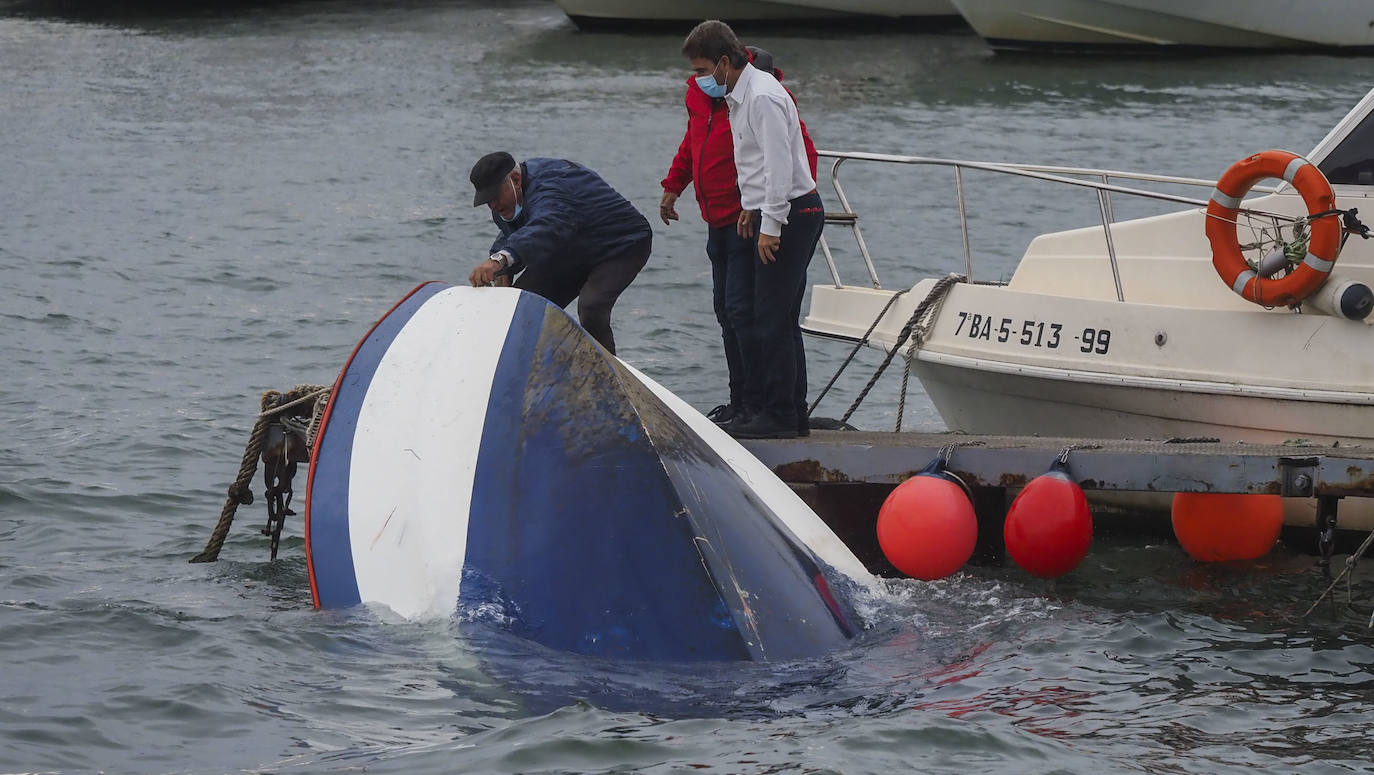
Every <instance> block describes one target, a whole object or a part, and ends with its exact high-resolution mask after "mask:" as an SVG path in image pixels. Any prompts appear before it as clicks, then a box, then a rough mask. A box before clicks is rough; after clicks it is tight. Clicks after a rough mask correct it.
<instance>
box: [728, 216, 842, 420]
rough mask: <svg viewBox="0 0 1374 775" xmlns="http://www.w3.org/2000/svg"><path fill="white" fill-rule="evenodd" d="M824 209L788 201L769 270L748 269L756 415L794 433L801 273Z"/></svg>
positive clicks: (799, 389)
mask: <svg viewBox="0 0 1374 775" xmlns="http://www.w3.org/2000/svg"><path fill="white" fill-rule="evenodd" d="M824 226H825V208H824V207H823V206H822V205H821V197H820V195H819V194H816V193H810V194H805V195H803V196H799V197H797V198H796V199H793V200H792V209H791V211H790V212H789V213H788V216H787V224H786V225H785V226H783V227H782V235H781V242H780V244H779V246H778V250H777V252H776V253H775V256H776V259H777V260H775V261H773V262H772V263H770V264H765V263H763V262H762V261H758V263H755V264H754V319H753V322H752V326H751V330H750V332H749V334H746V338H749V337H750V336H752V338H753V341H754V342H755V343H756V344H755V346H756V347H757V348H758V353H759V359H758V364H759V366H758V369H757V370H755V369H752V368H748V367H746V370H747V371H748V373H750V374H751V375H752V374H757V382H758V385H759V392H760V395H761V401H762V409H763V412H764V414H765V415H767V416H768V417H769V418H770V419H771V420H773V421H774V422H776V423H778V424H780V425H783V426H789V427H795V426H796V425H797V424H798V421H799V420H800V419H801V418H802V417H805V416H806V350H805V348H803V346H802V335H801V305H802V297H803V296H804V295H805V294H806V269H807V267H809V266H810V265H811V255H812V254H813V253H815V252H816V243H817V242H819V241H820V239H821V229H822V228H824Z"/></svg>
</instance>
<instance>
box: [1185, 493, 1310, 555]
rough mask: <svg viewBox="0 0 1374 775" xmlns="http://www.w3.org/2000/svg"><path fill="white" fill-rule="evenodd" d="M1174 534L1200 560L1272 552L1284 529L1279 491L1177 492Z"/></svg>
mask: <svg viewBox="0 0 1374 775" xmlns="http://www.w3.org/2000/svg"><path fill="white" fill-rule="evenodd" d="M1171 521H1172V522H1173V524H1174V535H1175V536H1176V537H1177V538H1178V542H1179V543H1180V544H1182V545H1183V550H1184V551H1185V552H1187V553H1188V555H1189V556H1190V557H1192V558H1193V559H1195V560H1198V561H1200V562H1226V561H1228V560H1254V559H1257V558H1259V557H1263V556H1264V555H1266V554H1268V553H1269V550H1270V549H1272V548H1273V547H1274V542H1276V541H1278V540H1279V531H1280V530H1282V529H1283V499H1282V498H1280V497H1279V496H1277V495H1244V494H1232V493H1218V492H1180V493H1175V494H1174V505H1173V509H1172V514H1171Z"/></svg>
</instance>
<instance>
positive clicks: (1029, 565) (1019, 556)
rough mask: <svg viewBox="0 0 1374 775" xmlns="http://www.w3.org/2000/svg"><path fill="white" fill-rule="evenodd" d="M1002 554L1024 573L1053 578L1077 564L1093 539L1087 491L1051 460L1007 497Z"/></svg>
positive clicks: (1065, 466)
mask: <svg viewBox="0 0 1374 775" xmlns="http://www.w3.org/2000/svg"><path fill="white" fill-rule="evenodd" d="M1002 538H1003V540H1004V541H1005V542H1006V546H1007V554H1009V555H1011V558H1012V559H1013V560H1015V561H1016V564H1017V565H1019V566H1021V568H1022V569H1024V570H1025V571H1026V572H1027V573H1030V574H1032V575H1035V576H1041V577H1043V578H1050V579H1052V578H1055V577H1058V576H1062V575H1064V574H1065V573H1068V572H1069V571H1071V570H1073V569H1074V568H1076V567H1078V564H1079V563H1080V562H1082V561H1083V558H1084V557H1086V556H1087V554H1088V548H1089V547H1090V546H1091V545H1092V541H1093V518H1092V512H1090V511H1089V510H1088V496H1086V495H1084V494H1083V489H1082V488H1081V487H1079V486H1078V485H1077V484H1076V483H1075V482H1074V481H1073V480H1072V479H1070V478H1069V474H1068V468H1067V465H1066V464H1064V463H1061V462H1060V461H1058V460H1056V461H1055V464H1054V465H1053V466H1052V467H1051V468H1050V470H1049V472H1048V473H1045V474H1041V475H1040V476H1037V477H1035V478H1034V479H1032V480H1031V481H1030V484H1027V485H1026V487H1025V489H1023V490H1021V493H1020V494H1019V495H1017V496H1016V500H1014V501H1012V503H1011V508H1010V509H1008V510H1007V520H1006V523H1005V524H1004V526H1003V528H1002Z"/></svg>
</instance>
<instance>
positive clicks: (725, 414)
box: [706, 404, 739, 425]
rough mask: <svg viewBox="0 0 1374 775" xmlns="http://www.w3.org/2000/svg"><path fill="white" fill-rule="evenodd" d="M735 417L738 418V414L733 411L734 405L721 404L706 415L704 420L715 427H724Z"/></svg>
mask: <svg viewBox="0 0 1374 775" xmlns="http://www.w3.org/2000/svg"><path fill="white" fill-rule="evenodd" d="M737 416H739V412H738V411H737V410H736V409H735V405H734V404H721V405H720V406H717V407H716V408H715V409H712V410H711V411H709V412H707V413H706V419H708V420H710V421H711V422H713V423H715V424H716V425H725V424H727V423H729V422H730V421H731V420H733V419H735V418H736V417H737Z"/></svg>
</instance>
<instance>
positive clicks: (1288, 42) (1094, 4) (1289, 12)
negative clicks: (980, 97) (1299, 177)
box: [953, 0, 1374, 50]
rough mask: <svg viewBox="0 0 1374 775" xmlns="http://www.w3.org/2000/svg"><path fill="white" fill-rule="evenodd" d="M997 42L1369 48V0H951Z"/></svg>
mask: <svg viewBox="0 0 1374 775" xmlns="http://www.w3.org/2000/svg"><path fill="white" fill-rule="evenodd" d="M953 3H954V5H955V7H956V8H958V10H959V13H961V14H962V15H963V17H964V19H965V20H966V21H967V22H968V23H969V25H970V26H972V27H973V29H974V30H975V31H976V32H977V33H978V34H979V35H981V36H982V37H983V38H984V39H985V40H987V42H988V43H989V45H991V46H992V47H993V48H996V49H1023V50H1024V49H1120V48H1135V49H1140V48H1145V49H1155V48H1161V47H1176V48H1200V49H1214V48H1215V49H1288V50H1300V49H1317V48H1337V49H1374V2H1370V0H1315V2H1308V3H1295V2H1292V0H1230V1H1229V2H1222V1H1220V0H1213V1H1212V2H1204V3H1199V2H1192V1H1190V0H953Z"/></svg>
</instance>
